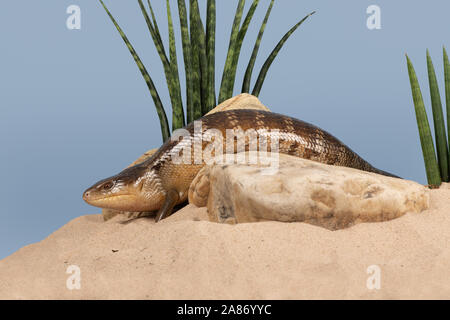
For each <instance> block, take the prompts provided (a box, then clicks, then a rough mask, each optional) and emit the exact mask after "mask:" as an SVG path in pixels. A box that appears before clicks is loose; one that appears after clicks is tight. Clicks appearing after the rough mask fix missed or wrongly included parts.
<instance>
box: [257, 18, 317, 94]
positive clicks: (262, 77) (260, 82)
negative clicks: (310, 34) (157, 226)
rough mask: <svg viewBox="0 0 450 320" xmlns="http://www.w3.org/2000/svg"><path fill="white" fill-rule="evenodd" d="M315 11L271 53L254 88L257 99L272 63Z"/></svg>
mask: <svg viewBox="0 0 450 320" xmlns="http://www.w3.org/2000/svg"><path fill="white" fill-rule="evenodd" d="M314 13H316V12H315V11H313V12H311V13H310V14H308V15H307V16H306V17H304V18H303V19H302V20H300V21H299V22H297V24H296V25H294V26H293V27H292V28H291V29H290V30H289V31H288V32H287V33H286V34H285V35H284V36H283V38H281V40H280V42H278V44H277V45H276V46H275V49H273V51H272V52H271V53H270V55H269V57H268V58H267V60H266V62H264V64H263V66H262V68H261V71H260V72H259V75H258V79H257V80H256V84H255V87H254V88H253V92H252V94H253V95H254V96H256V97H258V96H259V93H260V92H261V88H262V86H263V84H264V80H265V79H266V75H267V72H268V71H269V68H270V66H271V65H272V62H273V61H274V60H275V58H276V57H277V55H278V53H279V52H280V50H281V48H282V47H283V45H284V44H285V43H286V41H287V40H288V39H289V37H290V36H291V35H292V34H293V33H294V31H295V30H297V28H298V27H299V26H300V25H301V24H302V23H303V22H305V20H306V19H308V18H309V17H310V16H312V15H313V14H314Z"/></svg>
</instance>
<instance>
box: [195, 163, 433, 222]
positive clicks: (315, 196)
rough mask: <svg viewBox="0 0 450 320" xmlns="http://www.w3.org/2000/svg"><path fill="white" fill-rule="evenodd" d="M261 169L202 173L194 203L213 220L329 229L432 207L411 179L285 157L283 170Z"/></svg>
mask: <svg viewBox="0 0 450 320" xmlns="http://www.w3.org/2000/svg"><path fill="white" fill-rule="evenodd" d="M264 170H267V168H265V166H263V165H261V164H259V165H245V164H232V165H213V166H207V167H205V168H203V169H202V171H201V172H200V173H199V174H198V175H197V177H196V178H195V180H194V181H193V183H192V184H191V188H190V190H189V201H190V203H192V204H195V205H197V206H200V207H201V206H207V207H208V215H209V218H210V220H211V221H216V222H226V223H241V222H256V221H267V220H276V221H284V222H293V221H303V222H308V223H311V224H314V225H319V226H322V227H324V228H327V229H330V230H336V229H342V228H346V227H349V226H351V225H353V224H356V223H360V222H377V221H385V220H390V219H394V218H397V217H400V216H402V215H404V214H405V213H406V212H421V211H423V210H425V209H427V208H428V207H429V194H428V193H429V191H428V189H427V188H425V187H424V186H422V185H420V184H418V183H416V182H413V181H408V180H402V179H397V178H390V177H386V176H382V175H379V174H375V173H369V172H365V171H360V170H356V169H352V168H345V167H337V166H330V165H325V164H321V163H318V162H314V161H309V160H305V159H300V158H296V157H293V156H288V155H283V154H281V155H280V157H279V168H278V172H277V173H276V174H274V175H267V174H263V173H264Z"/></svg>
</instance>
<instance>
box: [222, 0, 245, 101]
mask: <svg viewBox="0 0 450 320" xmlns="http://www.w3.org/2000/svg"><path fill="white" fill-rule="evenodd" d="M244 5H245V0H239V3H238V6H237V9H236V14H235V16H234V22H233V27H232V29H231V36H230V42H229V45H228V53H227V58H226V60H225V67H224V70H223V74H222V83H221V85H220V92H219V103H222V102H223V101H225V100H226V99H228V98H231V96H232V95H233V83H231V82H232V80H233V79H232V77H230V74H231V73H230V72H231V70H232V68H233V60H234V54H235V50H236V43H237V38H238V34H239V26H240V24H241V19H242V13H243V11H244Z"/></svg>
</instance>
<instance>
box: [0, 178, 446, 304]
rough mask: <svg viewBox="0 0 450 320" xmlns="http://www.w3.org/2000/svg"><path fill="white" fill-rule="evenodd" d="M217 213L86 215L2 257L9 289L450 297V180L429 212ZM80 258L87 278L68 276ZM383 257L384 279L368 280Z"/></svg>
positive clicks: (1, 280)
mask: <svg viewBox="0 0 450 320" xmlns="http://www.w3.org/2000/svg"><path fill="white" fill-rule="evenodd" d="M206 219H207V215H206V209H204V208H203V209H198V208H195V207H192V206H188V207H186V208H184V209H183V210H182V211H179V212H178V213H177V214H176V215H174V216H172V217H170V218H168V219H166V220H164V221H162V222H160V223H158V224H155V223H154V221H153V220H152V219H148V218H143V219H138V220H134V221H132V222H130V223H126V224H124V223H120V222H121V221H123V218H121V217H116V218H114V219H112V220H110V221H108V222H103V221H102V218H101V216H100V215H86V216H82V217H79V218H77V219H75V220H73V221H71V222H69V223H68V224H67V225H65V226H64V227H62V228H61V229H59V230H58V231H56V232H54V233H53V234H51V235H50V236H49V237H48V238H46V239H44V240H43V241H41V242H39V243H36V244H32V245H29V246H26V247H24V248H22V249H20V250H19V251H17V252H16V253H14V254H12V255H11V256H9V257H7V258H5V259H4V260H2V261H0V298H1V299H11V298H12V299H26V298H31V299H48V298H54V299H99V298H102V299H354V298H358V299H401V298H408V299H410V298H411V299H418V298H426V299H428V298H437V299H449V298H450V185H445V186H444V187H442V188H441V189H439V190H433V191H432V195H431V208H430V209H429V210H427V211H425V212H423V213H420V214H411V213H410V214H406V215H405V216H403V217H401V218H398V219H395V220H392V221H389V222H383V223H366V224H359V225H356V226H353V227H351V228H348V229H345V230H339V231H329V230H326V229H323V228H320V227H316V226H312V225H309V224H305V223H280V222H263V223H249V224H240V225H234V226H233V225H223V224H216V223H212V222H208V221H206ZM71 265H76V266H78V267H79V270H80V272H81V273H80V282H79V283H80V286H81V287H80V289H78V290H77V289H73V290H69V289H68V288H67V279H68V278H69V277H70V276H71V275H70V274H67V273H66V271H67V268H68V267H69V266H71ZM371 265H376V266H378V267H379V271H380V277H379V280H380V282H379V283H380V286H381V287H380V289H376V288H375V289H368V287H367V279H368V278H369V277H371V275H370V274H368V273H367V268H368V267H369V266H371ZM375 268H376V267H375ZM71 283H73V282H70V281H69V284H71ZM372 283H373V282H372Z"/></svg>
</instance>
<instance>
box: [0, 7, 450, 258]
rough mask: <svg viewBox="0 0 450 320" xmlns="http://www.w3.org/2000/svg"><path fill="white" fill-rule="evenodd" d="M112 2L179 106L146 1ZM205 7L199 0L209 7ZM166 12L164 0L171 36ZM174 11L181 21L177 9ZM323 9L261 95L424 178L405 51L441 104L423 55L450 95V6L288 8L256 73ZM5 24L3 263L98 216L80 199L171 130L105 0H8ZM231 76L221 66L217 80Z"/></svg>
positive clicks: (0, 135)
mask: <svg viewBox="0 0 450 320" xmlns="http://www.w3.org/2000/svg"><path fill="white" fill-rule="evenodd" d="M105 2H106V4H107V5H108V6H109V8H110V10H111V12H112V13H113V15H114V16H115V17H116V18H117V20H118V22H119V23H120V25H121V26H122V27H123V29H124V30H125V32H126V33H127V35H128V37H129V39H130V40H131V41H132V43H133V44H134V46H135V48H136V50H137V51H138V53H139V54H140V55H141V58H142V59H143V61H144V63H145V64H146V65H147V68H148V70H149V71H150V74H151V76H152V77H153V79H154V81H155V83H156V85H157V87H158V89H159V91H160V95H161V97H162V100H163V102H164V103H165V105H166V108H167V110H170V105H169V99H168V93H167V89H166V84H165V80H164V77H163V70H162V67H161V62H160V60H159V57H158V55H157V53H156V50H155V49H154V47H153V44H152V42H151V39H150V37H149V34H148V30H147V28H146V25H145V22H144V19H143V18H142V16H141V13H140V11H139V6H138V4H137V1H123V0H105ZM204 2H206V1H204V0H200V3H202V8H204V6H203V3H204ZM247 2H248V4H247V8H248V7H249V5H250V2H251V1H247ZM268 3H269V1H268V0H261V4H260V6H259V8H258V11H257V13H256V20H255V21H254V23H253V25H252V27H251V28H250V30H249V33H248V36H247V38H246V41H245V44H244V47H243V53H242V55H241V61H242V64H241V65H240V66H239V70H238V77H237V78H238V85H237V86H236V91H235V93H238V91H237V90H239V89H240V85H241V81H242V76H243V71H244V70H245V67H246V63H247V61H248V57H249V54H250V52H251V49H252V46H253V43H254V39H255V37H256V32H257V29H258V28H259V24H260V21H261V20H262V18H263V16H264V12H265V10H266V8H267V5H268ZM71 4H76V5H79V6H80V7H81V19H82V25H81V30H68V29H67V28H66V19H67V17H68V15H67V14H66V9H67V7H68V6H69V5H71ZM164 4H165V1H162V0H153V6H154V9H155V11H156V13H157V15H158V17H159V26H160V29H161V31H162V32H163V38H164V39H165V40H166V39H167V25H166V21H165V6H164ZM171 4H172V12H173V14H174V15H176V16H175V20H176V19H177V12H178V11H177V9H176V1H173V0H171ZM371 4H377V5H379V6H380V7H381V24H382V29H381V30H368V29H367V27H366V19H367V14H366V8H367V7H368V6H369V5H371ZM236 5H237V0H218V1H217V12H218V21H217V26H218V39H217V48H216V49H217V54H216V58H217V61H216V64H217V70H218V71H220V70H222V68H223V64H224V60H225V54H226V48H227V45H228V38H229V33H230V28H231V21H232V19H233V15H234V11H235V8H236ZM313 10H317V13H316V14H315V15H314V16H313V17H311V18H310V19H309V20H308V21H307V22H305V23H304V24H303V26H301V27H300V29H298V31H297V32H296V33H295V34H294V35H293V36H292V37H291V38H290V40H289V41H288V43H287V44H286V45H285V47H284V48H283V50H282V51H281V53H280V54H279V56H278V58H277V60H276V61H275V63H274V64H273V65H272V68H271V70H270V72H269V74H268V77H267V79H266V82H265V85H264V87H263V91H262V93H261V95H260V99H261V101H262V102H263V103H264V104H265V105H267V106H268V107H270V108H271V109H272V110H273V111H276V112H279V113H283V114H287V115H290V116H293V117H296V118H299V119H302V120H305V121H308V122H311V123H313V124H315V125H318V126H319V127H321V128H323V129H325V130H327V131H329V132H331V133H332V134H334V135H335V136H337V137H338V138H339V139H341V140H342V141H343V142H345V143H346V144H348V145H349V146H350V147H351V148H352V149H354V150H355V151H356V152H357V153H359V154H360V155H361V156H362V157H364V158H365V159H366V160H368V161H369V162H371V163H372V164H373V165H375V166H376V167H378V168H380V169H383V170H387V171H390V172H392V173H395V174H397V175H400V176H402V177H405V178H408V179H412V180H416V181H419V182H421V183H425V181H426V179H425V172H424V166H423V160H422V155H421V150H420V145H419V139H418V133H417V128H416V123H415V115H414V111H413V105H412V98H411V92H410V87H409V80H408V75H407V69H406V63H405V53H406V52H407V53H408V54H409V56H410V57H411V59H412V60H413V62H414V65H415V67H416V71H417V73H418V76H419V79H420V82H421V85H422V91H423V93H424V97H425V101H426V103H427V105H429V93H428V84H427V80H426V79H427V78H426V61H425V50H426V48H429V49H430V51H431V54H432V57H433V59H434V63H435V67H436V69H437V75H438V80H439V81H440V84H441V88H443V87H442V82H443V71H442V45H447V46H448V47H450V43H449V30H450V21H449V19H448V14H449V12H450V2H449V1H448V0H440V1H438V0H435V1H407V0H397V1H391V0H390V1H388V0H383V1H381V0H379V1H376V0H372V1H365V0H347V1H335V0H328V1H318V0H308V1H306V0H304V1H299V0H290V1H288V0H282V1H276V4H275V7H274V9H273V12H272V16H271V18H270V20H269V23H268V26H267V29H266V33H265V35H264V38H263V42H262V45H261V50H260V56H259V60H258V63H257V66H256V68H257V71H259V68H260V66H261V64H262V62H263V61H264V59H265V58H266V57H267V55H268V54H269V53H270V51H271V50H272V49H273V47H274V46H275V45H276V43H277V42H278V40H279V39H280V37H281V36H282V35H283V34H284V33H285V32H286V31H287V30H288V29H289V28H290V27H291V26H292V25H293V24H295V23H296V22H297V21H298V20H299V19H300V18H302V17H303V16H305V15H306V14H307V13H309V12H311V11H313ZM255 22H256V23H255ZM0 30H1V37H2V39H1V45H0V46H1V50H0V106H1V117H0V147H1V155H2V156H1V158H0V172H1V183H0V194H1V201H0V221H1V224H0V258H3V257H5V256H7V255H9V254H11V253H12V252H14V251H16V250H17V249H19V248H20V247H22V246H24V245H26V244H29V243H33V242H36V241H40V240H42V239H43V238H45V237H46V236H48V235H49V234H50V233H51V232H53V231H54V230H56V229H58V228H59V227H61V226H62V225H64V224H65V223H67V222H68V221H70V220H71V219H73V218H75V217H78V216H80V215H85V214H91V213H99V212H100V210H99V209H98V208H94V207H90V206H88V205H87V204H85V203H84V202H83V201H82V199H81V194H82V191H83V190H84V189H85V188H86V187H88V186H90V185H91V184H92V183H94V182H96V181H97V180H98V179H101V178H104V177H106V176H110V175H112V174H114V173H117V172H118V171H120V170H121V169H122V168H123V167H125V166H126V165H127V164H128V163H130V162H131V161H133V160H134V159H135V158H137V157H138V156H139V155H140V154H142V153H143V152H144V151H146V150H147V149H150V148H154V147H157V146H159V145H160V144H161V136H160V128H159V122H158V117H157V115H156V112H155V109H154V105H153V102H152V100H151V97H150V95H149V93H148V90H147V88H146V85H145V82H144V81H143V79H142V77H141V75H140V73H139V71H138V69H137V67H136V65H135V63H134V61H133V60H132V58H131V56H130V54H129V52H128V50H127V49H126V47H125V46H124V44H123V42H122V40H121V39H120V37H119V35H118V33H117V32H116V30H115V29H114V27H113V25H112V24H111V22H110V21H109V19H108V17H107V16H106V14H105V12H104V11H103V9H102V8H101V6H100V4H99V3H98V2H97V1H94V0H71V1H66V0H47V1H36V0H14V1H12V0H2V2H1V4H0ZM177 37H178V38H177V39H178V40H179V34H178V33H177ZM177 44H178V47H177V49H178V53H181V45H180V43H179V42H178V43H177ZM179 62H180V64H181V63H182V60H181V56H180V61H179ZM183 78H184V75H182V79H183ZM220 79H221V72H218V73H217V81H216V84H217V85H218V84H219V83H220ZM183 85H184V82H183ZM441 90H442V89H441ZM167 112H168V111H167ZM168 114H170V112H168Z"/></svg>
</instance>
